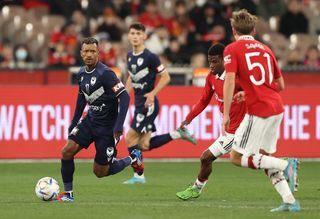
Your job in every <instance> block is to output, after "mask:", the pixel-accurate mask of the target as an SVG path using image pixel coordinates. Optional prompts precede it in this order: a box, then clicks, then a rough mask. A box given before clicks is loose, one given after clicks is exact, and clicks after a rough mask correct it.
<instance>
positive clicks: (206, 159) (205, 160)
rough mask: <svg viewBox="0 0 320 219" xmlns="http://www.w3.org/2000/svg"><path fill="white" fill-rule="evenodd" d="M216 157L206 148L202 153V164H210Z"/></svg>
mask: <svg viewBox="0 0 320 219" xmlns="http://www.w3.org/2000/svg"><path fill="white" fill-rule="evenodd" d="M215 159H216V158H215V157H214V156H213V154H212V153H211V152H210V151H208V150H206V151H204V152H203V153H202V155H201V157H200V161H201V164H203V165H209V164H211V163H212V162H213V161H214V160H215Z"/></svg>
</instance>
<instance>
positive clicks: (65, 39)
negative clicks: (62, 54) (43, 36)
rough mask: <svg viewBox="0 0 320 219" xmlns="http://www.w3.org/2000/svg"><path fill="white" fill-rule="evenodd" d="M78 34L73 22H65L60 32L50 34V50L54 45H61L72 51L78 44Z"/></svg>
mask: <svg viewBox="0 0 320 219" xmlns="http://www.w3.org/2000/svg"><path fill="white" fill-rule="evenodd" d="M77 37H78V33H77V31H76V26H75V24H74V23H73V22H67V23H66V24H65V25H64V26H63V27H62V28H61V31H58V32H54V33H52V34H51V38H50V45H49V46H50V48H51V49H52V48H55V44H56V43H61V42H62V43H63V44H64V45H65V47H66V48H67V47H68V48H69V50H72V48H73V49H75V48H76V46H77V43H78V38H77Z"/></svg>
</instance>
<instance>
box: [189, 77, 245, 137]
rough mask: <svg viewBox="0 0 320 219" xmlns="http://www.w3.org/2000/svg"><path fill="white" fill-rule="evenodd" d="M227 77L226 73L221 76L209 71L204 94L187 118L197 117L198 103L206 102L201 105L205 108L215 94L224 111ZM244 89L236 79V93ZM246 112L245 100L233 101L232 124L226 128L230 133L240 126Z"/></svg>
mask: <svg viewBox="0 0 320 219" xmlns="http://www.w3.org/2000/svg"><path fill="white" fill-rule="evenodd" d="M224 79H225V73H223V74H222V75H221V76H217V75H214V74H212V73H209V74H208V75H207V77H206V84H205V87H204V88H203V91H202V96H201V99H200V101H199V102H198V104H197V105H196V106H195V108H194V109H193V110H192V111H191V112H190V113H189V114H188V115H187V120H189V121H191V120H192V119H193V118H194V117H196V116H197V115H198V114H199V113H200V112H197V110H196V109H197V108H198V105H200V104H202V105H203V104H205V106H203V107H201V106H199V108H200V109H203V108H204V107H206V106H207V105H208V104H209V102H210V100H211V98H212V96H213V95H215V98H216V100H217V102H218V105H219V110H220V112H221V113H223V83H224ZM239 91H242V88H241V87H240V84H239V82H238V81H237V80H236V86H235V90H234V93H237V92H239ZM245 114H246V104H245V102H244V101H242V102H240V103H237V102H236V101H233V102H232V104H231V110H230V125H229V128H228V129H227V130H226V131H227V132H228V133H230V134H234V133H235V131H236V130H237V128H238V127H239V125H240V123H241V121H242V120H243V117H244V115H245Z"/></svg>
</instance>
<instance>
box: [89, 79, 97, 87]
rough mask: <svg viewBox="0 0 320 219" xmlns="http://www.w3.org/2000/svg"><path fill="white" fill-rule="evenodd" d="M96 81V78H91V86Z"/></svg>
mask: <svg viewBox="0 0 320 219" xmlns="http://www.w3.org/2000/svg"><path fill="white" fill-rule="evenodd" d="M96 81H97V78H96V77H92V78H91V81H90V84H91V86H93V85H95V83H96Z"/></svg>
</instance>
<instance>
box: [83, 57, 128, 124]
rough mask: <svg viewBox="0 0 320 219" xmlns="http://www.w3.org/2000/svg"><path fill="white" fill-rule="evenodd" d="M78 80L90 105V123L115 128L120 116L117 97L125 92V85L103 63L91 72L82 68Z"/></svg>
mask: <svg viewBox="0 0 320 219" xmlns="http://www.w3.org/2000/svg"><path fill="white" fill-rule="evenodd" d="M77 79H78V83H79V92H80V94H83V95H84V97H85V99H86V101H87V104H88V105H89V110H88V114H87V116H88V117H89V119H90V121H91V122H92V123H94V124H98V125H102V126H111V127H113V126H114V124H115V122H116V120H117V116H118V98H117V96H118V95H119V94H120V93H122V92H123V91H124V90H125V86H124V85H123V83H122V82H121V81H120V80H119V79H118V78H117V76H116V75H115V73H114V72H113V71H112V70H111V69H110V68H108V67H107V66H106V65H104V64H102V63H101V62H98V63H97V64H96V67H95V68H94V69H93V70H92V71H90V72H88V71H87V70H86V69H85V67H82V68H81V69H80V70H79V73H78V75H77Z"/></svg>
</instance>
